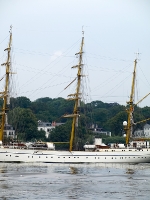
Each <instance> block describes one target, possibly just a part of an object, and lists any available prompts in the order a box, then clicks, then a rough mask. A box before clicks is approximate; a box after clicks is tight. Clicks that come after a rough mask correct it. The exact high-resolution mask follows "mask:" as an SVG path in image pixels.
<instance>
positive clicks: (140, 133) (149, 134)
mask: <svg viewBox="0 0 150 200" xmlns="http://www.w3.org/2000/svg"><path fill="white" fill-rule="evenodd" d="M134 137H135V138H150V125H149V124H145V125H144V127H143V130H140V129H138V130H136V131H134Z"/></svg>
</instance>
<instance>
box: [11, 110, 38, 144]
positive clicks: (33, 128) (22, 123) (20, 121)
mask: <svg viewBox="0 0 150 200" xmlns="http://www.w3.org/2000/svg"><path fill="white" fill-rule="evenodd" d="M8 120H9V123H10V124H11V125H12V126H13V127H14V128H15V132H16V134H17V136H18V138H20V139H22V140H24V141H30V140H31V139H34V138H36V136H37V119H36V117H35V116H34V114H33V113H32V111H31V110H30V109H29V108H28V109H25V108H20V107H17V108H14V109H13V110H12V111H10V112H9V116H8Z"/></svg>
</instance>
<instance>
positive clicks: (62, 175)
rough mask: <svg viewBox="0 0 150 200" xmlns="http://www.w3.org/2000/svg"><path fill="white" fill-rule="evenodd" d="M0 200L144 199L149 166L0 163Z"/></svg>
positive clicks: (149, 188) (149, 179)
mask: <svg viewBox="0 0 150 200" xmlns="http://www.w3.org/2000/svg"><path fill="white" fill-rule="evenodd" d="M0 199H3V200H15V199H19V200H22V199H30V200H32V199H33V200H34V199H40V200H41V199H42V200H49V199H57V200H60V199H61V200H68V199H69V200H72V199H78V200H99V199H100V200H103V199H104V200H110V199H111V200H117V199H123V200H126V199H127V200H133V199H136V200H138V199H139V200H147V199H150V164H138V165H129V164H19V163H18V164H15V163H0Z"/></svg>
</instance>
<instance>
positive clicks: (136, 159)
mask: <svg viewBox="0 0 150 200" xmlns="http://www.w3.org/2000/svg"><path fill="white" fill-rule="evenodd" d="M11 41H12V30H11V29H10V38H9V44H8V48H6V49H5V51H7V60H6V63H4V64H2V65H4V66H5V67H6V74H5V88H4V91H3V92H1V93H0V94H1V98H3V106H2V110H1V124H0V162H30V163H36V162H41V163H149V162H150V148H149V144H148V143H147V144H146V145H145V146H144V147H143V146H142V145H141V144H140V142H139V141H131V140H130V138H132V132H133V125H134V121H133V110H134V103H133V93H134V85H135V73H136V64H137V59H136V60H135V61H134V72H133V80H132V88H131V95H130V101H129V102H128V105H129V106H128V107H129V109H128V110H127V112H128V120H127V121H125V122H124V123H123V124H124V126H125V131H126V145H124V146H122V145H121V146H119V145H116V146H113V147H108V146H105V145H103V143H102V141H101V139H100V138H99V139H96V140H95V143H94V145H84V151H78V150H75V147H76V144H75V135H76V131H77V129H78V118H79V116H80V113H79V107H80V102H81V82H82V78H84V75H83V66H84V65H83V59H82V56H83V46H84V32H83V35H82V40H81V46H80V50H79V52H78V53H77V54H76V55H78V56H79V61H78V64H77V65H76V66H73V68H76V69H77V77H76V81H77V84H76V91H75V93H74V94H70V95H69V99H71V100H73V101H74V108H73V113H72V114H70V115H64V117H70V118H72V128H71V134H70V142H69V144H70V147H69V149H68V151H58V150H55V148H54V145H53V143H47V144H45V145H46V147H47V149H42V148H34V146H32V148H29V147H27V146H18V148H14V147H13V146H7V147H6V146H4V145H3V137H4V127H5V125H6V123H7V112H8V109H9V76H10V74H11V73H12V72H11V59H10V55H11V54H10V52H11Z"/></svg>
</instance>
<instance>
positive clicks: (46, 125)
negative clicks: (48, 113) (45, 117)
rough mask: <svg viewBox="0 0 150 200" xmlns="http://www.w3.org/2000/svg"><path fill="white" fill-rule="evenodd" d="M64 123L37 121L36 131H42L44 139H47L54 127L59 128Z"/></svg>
mask: <svg viewBox="0 0 150 200" xmlns="http://www.w3.org/2000/svg"><path fill="white" fill-rule="evenodd" d="M62 124H64V123H56V122H55V121H54V122H52V123H51V122H42V121H41V120H39V121H38V130H39V131H40V130H43V131H45V137H46V138H48V137H49V135H50V133H51V131H52V130H53V129H54V128H55V127H56V126H60V125H62Z"/></svg>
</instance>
